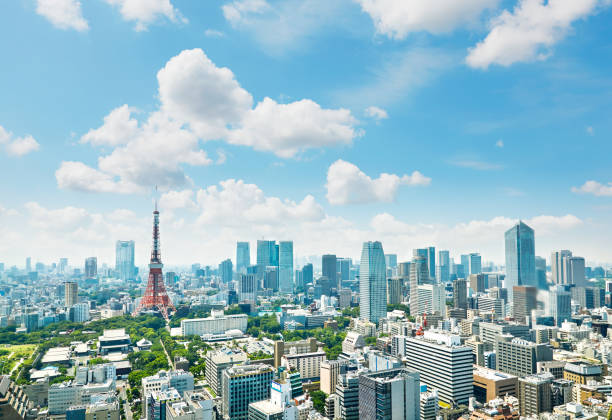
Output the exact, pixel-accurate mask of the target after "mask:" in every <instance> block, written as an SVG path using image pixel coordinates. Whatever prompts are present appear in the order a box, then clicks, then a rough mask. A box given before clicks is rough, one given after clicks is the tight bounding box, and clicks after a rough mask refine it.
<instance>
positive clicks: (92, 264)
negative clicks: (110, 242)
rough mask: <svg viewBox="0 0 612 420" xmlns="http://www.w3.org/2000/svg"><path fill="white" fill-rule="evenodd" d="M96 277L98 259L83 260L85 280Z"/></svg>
mask: <svg viewBox="0 0 612 420" xmlns="http://www.w3.org/2000/svg"><path fill="white" fill-rule="evenodd" d="M96 277H98V259H97V258H96V257H89V258H86V259H85V278H86V279H95V278H96Z"/></svg>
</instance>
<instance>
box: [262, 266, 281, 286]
mask: <svg viewBox="0 0 612 420" xmlns="http://www.w3.org/2000/svg"><path fill="white" fill-rule="evenodd" d="M263 288H264V289H267V290H271V291H272V292H278V267H275V266H273V265H271V266H269V267H266V269H265V271H264V276H263Z"/></svg>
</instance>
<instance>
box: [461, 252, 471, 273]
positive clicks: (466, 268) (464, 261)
mask: <svg viewBox="0 0 612 420" xmlns="http://www.w3.org/2000/svg"><path fill="white" fill-rule="evenodd" d="M461 265H462V266H463V276H465V278H467V276H469V275H470V254H463V255H461Z"/></svg>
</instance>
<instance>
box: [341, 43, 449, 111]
mask: <svg viewBox="0 0 612 420" xmlns="http://www.w3.org/2000/svg"><path fill="white" fill-rule="evenodd" d="M454 62H455V60H454V57H453V53H450V52H448V51H444V50H441V49H435V48H421V47H418V48H412V49H408V50H404V51H401V52H394V53H392V54H389V55H387V56H386V57H384V58H383V59H382V63H381V64H377V65H376V66H375V67H372V68H371V69H370V75H369V81H366V82H365V83H364V84H361V85H359V86H349V87H345V88H342V89H341V90H339V91H337V92H336V94H335V95H334V96H335V97H336V99H337V100H338V101H339V102H341V103H344V104H351V105H352V106H355V107H362V106H368V105H370V104H373V103H374V104H378V105H379V106H388V105H391V104H394V103H396V102H399V101H401V100H404V99H406V96H407V95H409V94H411V93H412V92H413V91H415V90H416V89H418V88H420V87H421V86H424V85H427V84H428V83H430V82H431V81H432V80H434V79H435V78H436V77H438V75H439V74H441V73H442V72H444V71H447V70H449V69H450V68H451V67H453V63H454Z"/></svg>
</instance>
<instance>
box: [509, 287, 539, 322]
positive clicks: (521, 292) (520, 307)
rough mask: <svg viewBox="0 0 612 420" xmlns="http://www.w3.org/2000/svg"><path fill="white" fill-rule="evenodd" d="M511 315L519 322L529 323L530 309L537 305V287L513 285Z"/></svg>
mask: <svg viewBox="0 0 612 420" xmlns="http://www.w3.org/2000/svg"><path fill="white" fill-rule="evenodd" d="M513 292H514V293H513V294H514V300H513V301H512V302H513V316H514V319H515V320H516V321H517V322H520V323H521V324H529V318H530V317H531V311H533V310H534V309H536V306H537V299H536V297H537V293H538V289H536V288H535V287H534V286H514V290H513Z"/></svg>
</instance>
